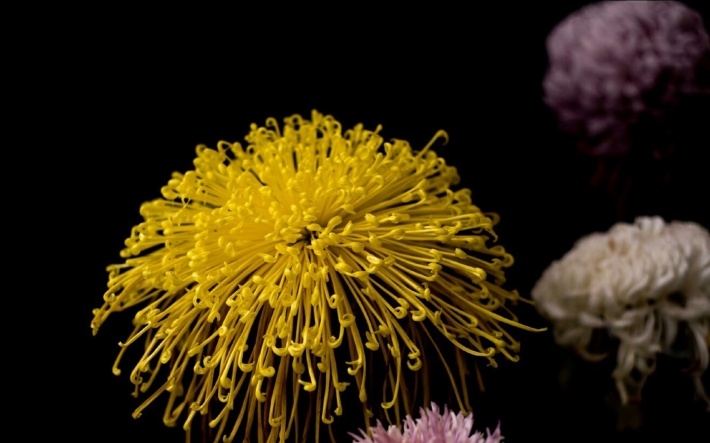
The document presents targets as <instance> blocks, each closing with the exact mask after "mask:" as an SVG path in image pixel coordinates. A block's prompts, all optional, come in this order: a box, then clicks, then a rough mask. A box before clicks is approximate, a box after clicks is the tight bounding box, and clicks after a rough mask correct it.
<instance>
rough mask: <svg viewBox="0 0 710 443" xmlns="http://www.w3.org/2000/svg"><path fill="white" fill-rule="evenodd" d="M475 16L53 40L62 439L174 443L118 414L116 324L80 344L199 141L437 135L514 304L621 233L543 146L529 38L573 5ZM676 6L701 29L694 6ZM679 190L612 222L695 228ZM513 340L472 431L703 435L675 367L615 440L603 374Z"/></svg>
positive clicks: (124, 24)
mask: <svg viewBox="0 0 710 443" xmlns="http://www.w3.org/2000/svg"><path fill="white" fill-rule="evenodd" d="M485 3H486V4H484V5H478V6H474V7H470V8H465V7H463V6H446V5H441V4H438V3H437V4H428V5H425V6H415V5H414V4H411V5H407V6H401V7H399V8H398V9H397V10H396V12H387V10H386V8H385V7H384V6H382V5H380V6H378V7H369V6H368V7H366V6H363V5H359V4H351V5H349V6H347V7H346V8H345V9H341V8H340V7H339V8H335V7H334V6H331V7H329V9H328V8H326V9H322V8H325V7H316V6H310V5H306V4H299V5H290V6H287V7H280V6H277V5H275V4H274V5H266V6H265V7H263V8H261V7H260V8H252V7H249V8H246V7H245V8H243V9H241V10H240V8H237V9H236V10H234V11H232V12H230V13H229V14H226V13H224V14H221V16H220V17H219V20H216V19H215V18H213V16H212V14H209V15H204V14H203V12H202V11H200V12H197V11H191V10H182V11H174V10H166V11H162V13H161V14H149V13H146V12H143V11H115V12H114V13H112V14H111V15H110V16H109V15H106V16H104V15H101V14H97V16H96V20H94V21H91V22H87V23H84V24H82V26H81V27H80V28H79V29H67V30H66V32H67V35H68V36H69V38H68V43H67V46H69V47H70V48H71V50H70V51H69V53H70V55H69V56H68V57H69V59H70V60H71V61H72V63H70V70H71V81H69V82H68V83H67V84H66V85H59V91H58V92H59V95H58V97H59V100H57V101H55V102H54V105H55V106H53V107H52V112H54V113H56V115H57V116H61V117H70V118H69V119H68V123H67V124H66V126H65V127H64V130H67V134H69V135H70V138H68V141H67V147H66V149H62V151H61V152H62V156H61V159H62V160H64V161H65V162H66V163H62V164H58V165H57V166H56V168H55V171H56V172H57V173H58V174H59V175H60V176H61V178H62V180H65V182H64V184H63V185H62V186H65V187H67V188H66V189H69V190H70V195H72V196H73V197H71V198H66V197H65V198H62V199H61V202H59V204H58V205H57V208H56V210H57V211H60V213H61V214H62V218H63V219H65V220H67V222H68V223H67V224H68V225H69V226H68V227H67V229H71V231H69V232H71V234H70V235H71V236H73V237H74V239H75V240H74V241H73V242H72V244H74V245H78V249H77V250H74V251H71V254H73V255H72V256H73V257H81V260H76V259H72V260H71V261H69V260H66V261H65V260H63V259H60V260H59V264H58V267H59V268H60V269H64V267H65V266H67V270H66V272H64V273H63V275H65V276H66V277H67V278H66V280H67V281H65V282H64V284H66V285H71V286H67V287H69V288H71V289H69V290H67V294H68V295H67V296H68V297H70V298H71V302H70V303H69V304H68V305H67V304H66V303H61V305H62V309H64V310H68V315H66V316H65V315H64V314H63V313H62V314H61V321H59V322H57V323H60V324H61V325H62V326H61V328H62V329H58V330H59V331H67V332H69V334H70V337H69V342H70V343H71V344H72V345H71V346H69V349H70V353H69V354H67V355H66V356H65V357H62V358H60V359H58V360H57V367H59V368H60V369H61V368H66V369H67V373H66V374H65V373H63V372H61V371H60V372H59V373H61V374H62V375H61V376H59V375H57V376H56V377H57V378H59V377H61V378H62V380H65V381H66V382H61V383H58V384H57V386H58V388H56V389H58V390H59V392H58V394H57V395H56V398H58V399H69V400H70V401H71V404H72V406H71V407H63V406H61V405H57V406H56V407H55V408H53V410H54V411H55V412H54V414H55V415H54V416H53V417H55V418H57V423H58V425H57V426H58V427H57V428H56V429H58V430H59V431H58V434H59V435H61V436H67V437H74V438H73V440H75V441H97V442H99V441H100V442H129V441H130V442H133V443H140V442H157V441H162V442H168V441H182V432H181V430H179V429H167V428H164V427H163V425H162V423H161V422H160V416H161V413H162V409H161V407H160V406H156V407H151V408H149V409H148V410H147V411H146V413H145V414H144V417H142V418H141V419H139V420H133V419H132V418H131V415H130V414H131V412H132V411H133V409H134V408H135V407H136V406H137V405H138V404H139V401H136V400H135V399H133V398H132V397H131V396H130V395H129V394H130V392H131V391H132V385H131V384H130V381H129V380H128V377H127V375H124V376H121V377H115V376H113V375H112V374H111V365H112V362H113V359H114V356H115V354H116V352H117V351H118V346H117V342H118V341H119V340H122V339H124V338H125V337H126V336H127V334H128V333H129V332H130V331H129V328H130V326H129V321H130V315H124V316H116V318H111V319H110V320H109V321H108V323H107V324H106V326H104V327H103V328H102V330H101V331H100V333H99V335H98V336H97V337H92V336H91V331H90V328H89V322H90V320H91V309H92V308H95V307H98V306H99V305H100V303H101V295H102V294H103V292H104V290H105V284H106V274H105V271H104V269H105V267H106V265H108V264H110V263H113V262H116V261H117V260H119V256H118V251H119V250H120V248H121V247H122V242H123V239H124V238H125V237H126V236H127V235H128V234H129V230H130V228H131V226H133V225H134V224H136V223H138V222H139V221H140V217H139V214H138V208H139V206H140V204H141V203H142V202H144V201H146V200H149V199H152V198H155V197H157V196H158V195H159V194H158V193H159V189H160V187H161V186H162V185H163V184H165V182H166V181H167V179H168V178H169V176H170V173H171V172H172V171H174V170H180V171H184V170H187V169H189V168H191V166H192V159H193V155H194V148H195V146H196V145H197V144H198V143H204V144H207V145H210V146H214V145H215V144H216V142H217V141H218V140H228V141H236V140H242V139H243V137H244V135H245V134H246V133H247V131H248V127H249V124H250V123H252V122H255V123H259V124H262V123H263V122H264V120H265V119H266V118H267V117H269V116H273V117H276V118H277V119H279V120H281V119H282V118H283V117H285V116H288V115H291V114H293V113H300V114H302V115H304V116H305V115H309V114H310V111H311V110H312V109H317V110H319V111H321V112H323V113H327V114H332V115H333V116H335V117H336V118H337V119H338V120H339V121H340V122H341V123H343V126H344V127H350V126H352V125H354V124H356V123H359V122H362V123H365V125H366V126H367V127H369V128H373V127H374V126H376V125H377V124H382V125H383V126H384V129H383V131H382V134H384V136H385V138H389V137H397V138H405V139H408V140H409V141H410V142H411V143H412V145H413V146H415V147H416V146H422V145H423V144H425V143H426V142H427V141H428V140H429V138H430V137H431V136H432V135H433V134H434V133H435V132H436V131H437V130H438V129H444V130H446V131H447V132H448V133H449V135H450V142H449V144H448V145H447V146H445V147H439V148H438V149H437V151H438V153H439V154H440V155H442V156H443V157H445V158H446V159H447V161H448V162H449V163H450V164H453V165H456V166H457V167H458V168H459V171H460V174H461V176H462V179H463V180H462V186H466V187H469V188H471V189H472V191H473V199H474V202H475V203H476V204H477V205H479V206H480V207H481V208H483V209H484V210H486V211H495V212H498V213H499V214H500V216H501V218H502V221H501V224H500V225H499V227H498V229H497V232H498V234H499V236H500V244H502V245H504V246H505V247H506V248H507V249H508V250H509V251H510V252H512V253H513V255H514V256H515V258H516V264H515V265H514V266H513V268H512V269H511V270H510V271H509V272H508V276H509V287H511V288H517V289H518V290H519V291H520V292H521V294H523V295H524V296H526V297H529V291H530V289H531V288H532V286H533V285H534V283H535V281H536V280H537V278H538V277H539V276H540V274H541V272H542V271H543V270H544V269H545V267H547V265H548V264H549V263H550V262H551V261H552V260H554V259H557V258H559V257H560V256H561V255H562V254H563V253H564V252H566V251H567V250H569V249H570V248H571V247H572V244H573V242H574V241H575V240H576V239H577V238H579V237H580V236H582V235H585V234H588V233H590V232H592V231H599V230H606V229H608V228H609V226H610V225H611V224H612V223H613V222H615V221H616V220H617V219H618V215H617V213H616V212H615V210H614V206H613V203H612V201H611V199H610V197H609V195H608V194H607V193H605V192H604V190H603V189H596V188H593V187H591V186H590V184H589V177H590V174H591V171H592V169H593V166H592V165H590V163H589V162H588V160H587V159H585V158H584V157H582V156H580V155H578V154H577V153H576V152H575V150H574V147H573V145H572V144H571V143H569V141H567V140H565V139H564V138H563V137H560V136H558V135H557V134H556V132H555V125H554V120H553V118H552V116H551V115H550V113H549V112H548V110H547V109H546V108H545V107H544V105H543V104H542V101H541V97H542V87H541V81H542V78H543V75H544V72H545V67H546V53H545V46H544V45H545V38H546V36H547V34H548V33H549V31H550V30H551V29H552V27H553V26H554V25H555V24H556V23H558V22H559V21H560V20H562V19H563V18H564V17H565V16H566V15H567V14H569V13H570V12H571V11H573V10H576V9H577V8H578V7H580V6H581V5H583V4H585V3H586V2H575V1H570V2H521V3H524V5H513V4H508V2H498V3H496V5H494V4H493V3H494V2H485ZM690 4H691V5H692V6H694V7H695V8H696V9H698V10H700V11H701V12H703V13H704V14H705V17H706V21H707V20H708V15H707V13H706V12H707V11H708V8H707V7H706V6H705V7H704V6H702V5H701V2H693V3H690ZM176 17H180V18H176ZM74 62H75V63H74ZM63 103H71V104H72V108H74V109H80V112H79V113H78V114H76V115H74V114H72V113H70V111H67V110H66V109H65V108H64V106H62V104H63ZM67 114H68V115H67ZM689 175H691V174H690V173H689ZM683 186H684V187H681V186H679V187H678V188H674V189H672V190H664V191H662V192H658V193H656V191H655V190H654V191H653V192H654V193H655V194H654V197H652V198H640V197H639V198H638V200H636V202H635V203H634V202H633V201H632V202H631V203H630V204H629V207H628V208H629V209H627V210H626V212H625V213H624V214H623V215H622V218H623V219H625V221H631V220H632V219H633V217H634V216H636V215H647V214H659V215H662V216H664V217H666V218H669V219H670V218H678V219H687V220H695V221H699V222H701V223H703V224H704V225H705V227H708V226H709V224H708V220H709V219H708V213H707V197H706V196H705V193H706V192H707V189H708V186H707V181H706V180H705V179H704V178H702V177H700V176H693V179H692V180H689V181H688V180H686V182H684V185H683ZM62 195H68V194H62ZM522 308H523V309H522V311H521V316H522V317H523V319H524V320H525V321H526V322H527V323H528V324H533V325H540V326H543V325H545V322H544V320H542V319H541V318H540V317H538V316H537V314H536V313H535V311H534V309H527V310H525V308H524V307H522ZM62 312H63V311H62ZM57 316H59V314H58V315H57ZM57 316H55V317H57ZM51 324H53V323H51ZM516 337H517V338H519V339H520V340H521V341H522V351H521V361H520V362H519V363H515V364H513V363H508V362H501V367H499V368H497V369H492V368H484V369H483V372H484V380H485V382H486V388H487V389H486V392H484V393H478V392H477V391H476V390H475V387H473V388H472V392H471V396H472V397H473V402H474V406H475V408H476V409H475V411H474V414H475V418H476V427H477V428H480V429H483V428H485V427H493V426H495V425H496V423H497V421H498V420H499V419H500V421H501V426H502V430H503V433H504V435H506V441H509V442H511V443H512V442H525V441H548V442H563V441H565V442H568V441H627V442H629V441H648V439H649V438H651V437H653V438H654V441H655V439H656V437H659V436H663V437H669V438H671V437H672V438H673V439H672V440H668V441H704V438H707V437H708V436H710V432H708V426H707V425H706V423H707V421H708V419H710V416H709V415H707V413H705V412H704V406H703V404H701V403H700V402H694V401H693V395H692V386H691V384H690V381H689V380H688V379H686V378H684V377H682V376H679V375H676V372H674V370H675V369H677V368H673V369H674V370H670V369H668V370H661V371H659V374H657V376H654V377H653V378H652V381H651V382H649V385H648V387H647V391H646V394H647V397H646V403H645V405H646V406H644V408H645V409H644V414H645V420H644V424H643V426H642V427H641V429H640V430H636V431H626V432H625V433H620V432H619V431H617V430H616V425H615V418H614V415H613V414H612V411H613V409H612V408H611V407H610V406H609V405H608V404H609V402H610V401H612V402H613V400H610V397H609V396H610V395H611V394H610V393H612V392H613V386H612V382H611V378H610V371H611V368H610V367H609V366H608V365H604V364H601V365H583V364H580V362H579V361H576V360H575V359H574V358H572V357H570V356H569V354H568V353H567V352H566V351H564V350H561V349H559V348H557V347H556V346H555V344H554V342H553V340H552V337H551V334H550V333H549V332H547V333H541V334H533V333H525V332H516ZM62 359H66V362H73V363H72V364H63V363H62ZM565 367H567V368H569V367H573V368H574V374H575V375H574V377H573V378H572V379H571V380H572V381H570V382H568V383H567V384H564V380H562V381H561V379H560V375H561V373H563V368H565ZM667 367H668V368H671V367H672V364H671V363H669V364H668V365H667ZM124 369H125V370H127V369H128V366H127V365H126V367H125V368H124ZM565 373H568V372H565ZM561 383H563V384H561ZM612 397H613V396H612ZM353 430H354V429H353ZM703 433H704V434H703ZM701 435H704V437H701Z"/></svg>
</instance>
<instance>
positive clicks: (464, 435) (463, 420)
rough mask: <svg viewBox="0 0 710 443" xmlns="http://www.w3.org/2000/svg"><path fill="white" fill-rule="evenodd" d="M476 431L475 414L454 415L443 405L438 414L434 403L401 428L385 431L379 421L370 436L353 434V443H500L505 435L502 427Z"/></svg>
mask: <svg viewBox="0 0 710 443" xmlns="http://www.w3.org/2000/svg"><path fill="white" fill-rule="evenodd" d="M472 430H473V414H472V413H470V412H469V413H468V415H465V416H464V415H463V414H462V413H461V412H459V413H458V414H455V413H454V412H453V411H450V410H449V408H448V406H446V405H444V410H443V411H442V412H439V407H438V406H437V405H436V404H435V403H432V404H431V408H430V409H424V408H421V409H420V410H419V418H417V419H416V420H414V419H413V418H412V417H411V416H409V415H408V416H407V417H406V418H405V420H404V422H403V423H402V426H401V427H400V426H396V425H391V426H389V427H388V428H385V427H384V426H383V425H382V423H380V422H378V423H377V426H376V427H373V428H371V429H370V434H369V435H368V433H367V432H365V431H363V430H360V434H361V435H360V436H358V435H355V434H351V435H352V436H353V437H354V438H355V439H354V440H353V443H500V442H502V441H503V436H502V435H501V433H500V425H498V427H497V428H496V429H495V431H493V433H491V432H490V431H488V430H487V431H486V434H485V435H484V434H483V433H482V432H479V431H475V432H474V433H473V434H471V431H472Z"/></svg>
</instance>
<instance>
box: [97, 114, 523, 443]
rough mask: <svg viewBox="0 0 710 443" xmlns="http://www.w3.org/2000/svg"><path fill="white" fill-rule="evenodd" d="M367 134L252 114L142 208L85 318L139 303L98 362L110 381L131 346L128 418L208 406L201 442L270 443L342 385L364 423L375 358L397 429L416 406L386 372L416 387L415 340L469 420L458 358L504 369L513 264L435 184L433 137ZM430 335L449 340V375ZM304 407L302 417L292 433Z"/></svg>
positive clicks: (328, 415) (333, 124)
mask: <svg viewBox="0 0 710 443" xmlns="http://www.w3.org/2000/svg"><path fill="white" fill-rule="evenodd" d="M379 131H380V128H379V127H378V128H377V129H376V130H375V131H368V130H365V129H363V126H362V125H357V126H356V127H355V128H353V129H350V130H347V131H345V132H343V131H342V128H341V125H340V123H338V122H337V121H336V120H335V119H334V118H333V117H330V116H323V115H321V114H319V113H317V112H315V111H314V112H313V114H312V120H311V121H309V120H306V119H303V118H302V117H301V116H298V115H294V116H292V117H289V118H286V119H285V125H284V126H283V127H282V128H279V126H278V124H277V123H276V121H275V120H274V119H268V120H267V122H266V125H265V127H257V125H255V124H253V125H252V126H251V131H250V133H249V135H248V136H247V137H246V141H247V142H248V145H247V146H246V148H244V147H242V145H241V144H239V143H227V142H220V143H218V145H217V149H216V150H215V149H209V148H207V147H205V146H198V147H197V158H196V159H195V161H194V164H195V170H193V171H189V172H187V173H185V174H180V173H175V174H173V177H172V179H171V180H170V181H169V182H168V185H167V186H165V187H163V188H162V195H163V198H160V199H157V200H154V201H151V202H147V203H145V204H143V206H142V207H141V210H140V212H141V215H142V216H143V217H144V220H145V221H143V222H142V223H140V224H139V225H138V226H136V227H134V228H133V230H132V233H131V236H130V238H128V239H127V240H126V248H125V249H124V250H123V251H122V252H121V256H122V257H124V258H125V259H126V260H125V263H123V264H116V265H112V266H109V268H108V272H109V282H108V290H107V292H106V294H105V295H104V300H105V303H104V305H103V306H102V307H101V308H100V309H96V310H95V311H94V316H95V317H94V320H93V322H92V325H91V326H92V328H93V331H94V333H96V332H97V330H98V328H99V327H100V326H101V324H103V322H104V321H105V320H106V318H107V317H108V316H109V315H110V314H111V313H112V312H117V311H123V310H125V309H127V308H131V307H134V306H136V307H140V310H139V311H138V313H137V314H136V315H135V320H134V324H135V329H134V330H133V333H132V334H131V335H130V337H129V339H128V340H127V341H126V342H125V343H122V344H121V347H122V349H121V352H120V354H119V356H118V358H117V360H116V364H115V365H114V372H115V373H116V374H118V373H119V372H120V371H119V369H118V363H119V361H120V360H121V357H122V356H123V354H124V351H125V350H126V348H127V347H128V346H129V345H131V344H133V343H135V342H137V341H138V340H143V341H144V342H145V350H144V352H143V355H142V357H141V358H140V360H139V362H138V364H137V365H136V366H135V368H134V369H133V371H132V372H131V380H132V382H133V383H134V384H135V385H136V395H138V391H140V392H146V391H148V390H149V389H150V388H151V387H152V386H154V385H157V388H156V389H153V393H152V394H151V395H150V396H149V397H148V398H147V399H146V400H145V401H144V402H143V404H142V405H141V406H140V407H138V409H137V410H136V411H135V413H134V416H138V415H140V413H141V411H142V410H143V409H144V408H145V407H146V406H147V405H148V404H150V403H151V402H153V401H154V400H155V399H156V398H157V397H158V396H160V395H163V394H165V395H166V396H167V397H168V400H167V408H166V411H165V415H164V421H165V423H166V424H167V425H168V426H172V425H175V424H177V423H178V422H180V423H182V424H183V427H184V428H185V429H186V430H189V429H190V426H191V423H192V422H193V419H194V418H195V416H196V415H197V414H208V412H209V414H210V415H209V418H210V420H209V422H208V423H209V426H211V427H213V428H216V430H215V432H214V435H216V438H215V441H221V438H222V437H224V438H225V441H232V439H233V438H234V437H235V435H236V434H237V433H238V432H243V433H246V434H249V433H251V432H256V433H258V435H259V438H260V441H261V439H262V438H264V436H266V438H267V439H268V441H276V440H281V441H283V440H285V439H286V437H288V436H289V435H293V434H296V435H298V434H300V433H301V432H303V429H304V428H305V429H307V428H308V426H309V423H308V422H314V423H315V426H316V435H317V434H318V426H319V424H320V423H321V422H322V423H325V424H330V423H332V422H333V414H334V415H336V416H338V415H341V414H342V413H343V410H344V406H343V401H342V398H341V394H342V393H343V392H344V391H345V390H346V388H347V386H348V385H350V384H354V385H355V386H354V388H355V389H357V390H358V392H359V398H360V401H361V402H362V403H363V409H364V412H365V414H366V415H370V414H371V408H370V406H369V405H370V403H369V402H368V394H370V392H368V390H367V389H366V387H367V385H366V378H368V377H372V367H373V365H375V362H379V363H380V364H383V368H384V372H383V374H384V379H385V381H386V384H385V387H384V388H381V389H384V391H383V401H382V403H381V407H382V408H385V409H389V408H393V409H394V411H395V415H396V420H400V419H401V416H400V408H401V407H404V408H405V409H406V410H407V411H406V412H411V410H410V408H411V407H412V405H411V403H412V402H411V398H412V396H413V395H414V394H413V393H412V391H411V390H408V389H407V384H406V382H405V381H404V378H403V368H402V363H403V362H406V366H407V367H408V368H409V370H411V371H418V370H420V368H422V367H423V368H424V369H423V371H422V372H424V374H423V376H424V377H428V375H427V374H426V371H427V364H426V359H425V356H424V355H422V349H423V345H424V343H426V342H428V343H431V345H433V349H436V351H437V353H438V354H439V357H440V358H441V361H442V363H443V365H444V367H445V368H446V371H447V372H448V376H449V378H450V381H451V384H452V386H453V389H454V392H455V395H456V398H457V400H458V403H459V407H460V409H462V410H469V411H470V409H471V408H470V406H468V400H467V397H466V387H465V385H464V374H465V371H466V368H465V364H464V359H463V353H466V354H471V355H475V356H480V357H485V358H487V359H488V360H489V362H490V364H492V365H494V366H495V364H496V363H495V360H494V355H495V354H496V353H498V352H500V353H502V354H503V355H504V356H506V357H507V358H509V359H512V360H515V359H517V357H516V356H515V353H516V352H517V350H518V346H519V344H518V342H516V341H515V340H514V339H513V338H512V337H511V336H510V335H509V334H508V333H507V332H506V331H505V330H504V329H503V328H502V324H504V323H505V324H509V325H512V326H516V327H519V328H524V329H530V328H527V327H526V326H523V325H521V324H520V323H518V322H517V320H516V318H515V316H514V315H513V314H512V313H511V312H510V311H509V309H508V308H507V307H506V306H505V304H506V301H514V300H518V299H519V296H518V293H517V292H516V291H507V290H505V289H502V288H501V285H502V284H503V283H504V274H503V271H502V269H503V268H505V267H508V266H510V265H511V264H512V263H513V258H512V257H511V256H510V255H509V254H508V253H506V252H505V250H504V249H503V248H502V247H501V246H489V245H488V243H489V241H490V240H491V239H493V240H495V239H496V236H495V234H494V231H493V226H494V225H495V223H496V222H497V216H496V215H495V214H484V213H482V212H481V211H480V210H479V208H477V207H476V206H474V205H473V204H472V203H471V198H470V191H469V190H468V189H462V190H458V191H453V190H451V189H450V186H451V185H455V184H457V183H458V181H459V176H458V175H457V171H456V169H455V168H453V167H451V166H448V165H447V164H446V163H445V161H444V160H443V159H442V158H440V157H438V156H437V155H436V154H435V153H434V152H433V151H432V150H431V149H430V148H431V145H432V144H433V143H434V141H435V140H437V139H440V138H443V139H446V137H447V136H446V133H444V132H443V131H442V132H439V133H437V134H436V135H435V137H434V138H433V139H432V141H431V142H430V143H429V144H428V145H427V146H425V147H424V149H422V150H421V151H418V152H417V151H413V150H412V149H411V147H410V146H409V144H408V143H407V142H406V141H403V140H393V141H392V142H391V143H383V139H382V137H381V136H380V135H379ZM425 339H426V340H425ZM437 340H439V341H441V340H445V341H449V342H450V343H452V344H453V345H454V346H453V347H452V348H453V349H455V351H454V354H455V355H453V356H452V357H454V360H453V361H455V362H456V366H455V369H456V370H457V371H458V373H459V374H458V376H457V375H456V374H455V372H456V371H454V370H452V369H451V367H450V365H449V364H448V363H447V361H446V359H445V358H444V357H443V356H442V355H441V352H440V349H439V346H438V345H437V343H436V342H437ZM345 348H347V350H345ZM378 350H380V352H374V351H378ZM343 353H345V354H343ZM342 355H345V356H346V358H343V357H342ZM348 355H349V357H347V356H348ZM374 355H378V356H379V357H378V358H379V360H377V359H375V358H374ZM420 374H421V372H420ZM369 381H370V380H369V379H368V382H369ZM423 386H424V387H423V388H422V390H423V391H424V393H423V394H421V395H422V396H423V398H424V401H425V402H428V398H427V397H428V387H427V384H426V383H424V384H423ZM381 389H377V390H381ZM377 390H375V391H377ZM303 391H305V393H304V392H303ZM304 397H308V399H310V400H312V401H313V403H314V406H313V408H312V409H310V410H311V411H313V412H315V416H314V417H310V416H311V413H309V414H308V415H309V417H308V418H306V420H304V421H301V422H299V420H298V419H297V411H298V409H299V407H298V404H299V402H300V401H303V400H304ZM424 404H427V403H424ZM255 422H256V428H255V429H254V424H255ZM299 429H300V430H299ZM187 434H188V438H189V432H188V433H187ZM331 437H332V434H331Z"/></svg>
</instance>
